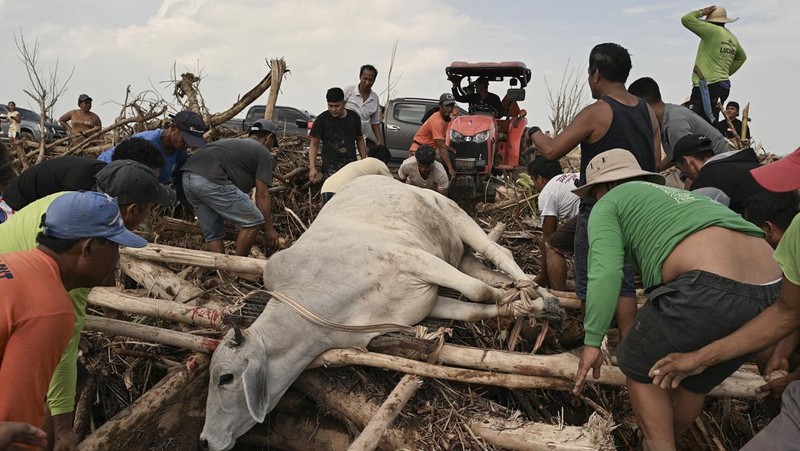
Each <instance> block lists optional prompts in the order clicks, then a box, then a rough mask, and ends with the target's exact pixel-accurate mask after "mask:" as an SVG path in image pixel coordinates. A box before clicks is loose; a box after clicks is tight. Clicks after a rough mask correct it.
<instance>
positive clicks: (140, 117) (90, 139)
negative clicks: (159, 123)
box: [47, 105, 167, 157]
mask: <svg viewBox="0 0 800 451" xmlns="http://www.w3.org/2000/svg"><path fill="white" fill-rule="evenodd" d="M166 111H167V107H166V105H165V106H163V107H161V109H160V110H157V111H153V112H150V113H148V114H145V115H142V114H138V115H136V116H131V117H127V118H124V119H119V120H117V121H116V122H114V123H113V124H111V125H109V126H108V127H104V128H102V129H99V130H96V131H94V132H92V133H91V134H90V135H88V136H86V137H85V138H84V139H83V140H82V141H80V142H77V143H75V142H73V143H72V145H71V146H70V148H69V149H68V150H67V151H66V152H64V153H62V154H61V156H62V157H63V156H65V155H71V154H73V153H75V152H77V151H78V150H81V149H83V148H84V147H85V145H86V144H88V143H91V142H93V141H94V140H95V139H97V138H98V137H99V136H100V135H103V134H105V133H108V132H109V131H111V130H114V129H117V128H119V127H122V126H123V125H126V124H130V123H131V122H147V121H149V120H152V119H155V118H156V117H158V116H161V115H162V114H164V112H166ZM92 130H94V129H92ZM68 139H76V137H75V136H70V137H66V138H61V139H59V140H57V141H54V142H52V143H50V144H48V145H47V149H51V148H53V147H55V146H57V145H59V144H61V143H63V142H64V141H66V140H68ZM103 147H105V146H103Z"/></svg>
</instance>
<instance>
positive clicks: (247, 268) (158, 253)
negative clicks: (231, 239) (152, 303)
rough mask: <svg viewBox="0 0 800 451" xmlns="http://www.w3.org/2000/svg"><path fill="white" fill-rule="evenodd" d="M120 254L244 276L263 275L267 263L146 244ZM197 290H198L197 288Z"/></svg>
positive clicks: (253, 259) (246, 258) (254, 259)
mask: <svg viewBox="0 0 800 451" xmlns="http://www.w3.org/2000/svg"><path fill="white" fill-rule="evenodd" d="M120 254H121V255H125V256H128V257H134V258H137V259H141V260H151V261H157V262H164V263H177V264H181V265H191V266H199V267H201V268H215V269H223V270H226V271H231V272H237V273H245V274H263V273H264V265H266V263H267V261H266V260H262V259H260V258H250V257H239V256H236V255H226V254H220V253H218V252H206V251H196V250H192V249H183V248H180V247H174V246H165V245H163V244H148V245H147V246H146V247H143V248H141V249H134V248H130V247H124V248H121V249H120ZM131 277H133V276H131ZM134 279H135V277H134ZM139 283H141V282H139ZM143 285H144V284H143ZM145 286H148V285H145ZM195 288H196V287H195ZM197 290H200V289H199V288H197ZM200 291H202V290H200Z"/></svg>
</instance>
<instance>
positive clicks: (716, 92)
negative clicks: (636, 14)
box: [681, 6, 747, 124]
mask: <svg viewBox="0 0 800 451" xmlns="http://www.w3.org/2000/svg"><path fill="white" fill-rule="evenodd" d="M703 16H705V17H706V19H705V20H702V19H700V18H701V17H703ZM737 20H739V19H738V18H736V19H729V18H728V12H727V11H726V10H725V8H723V7H721V6H708V7H706V8H703V9H700V10H695V11H690V12H689V13H687V14H686V15H685V16H683V17H682V18H681V23H682V24H683V26H684V27H686V28H688V29H689V31H691V32H692V33H694V34H696V35H697V36H699V37H700V45H699V46H698V47H697V56H696V57H695V60H694V70H693V71H692V86H693V87H692V97H691V106H690V108H691V109H692V110H693V111H694V112H695V113H697V114H699V115H700V116H702V117H703V118H704V119H705V120H707V121H708V122H709V123H712V124H713V123H714V122H716V121H717V119H718V118H719V107H717V102H720V103H724V102H725V99H727V98H728V95H729V94H730V92H731V82H730V79H729V77H730V76H731V75H733V74H734V73H735V72H736V71H737V70H739V68H740V67H742V64H744V61H745V60H746V59H747V55H746V54H745V53H744V49H743V48H742V46H741V45H740V44H739V40H738V39H736V36H734V35H733V33H731V31H730V30H728V29H727V28H725V24H726V23H731V22H735V21H737ZM701 78H702V79H704V80H705V83H706V84H707V85H708V94H709V100H710V101H711V105H710V106H711V116H712V117H710V118H709V117H707V116H706V112H705V109H704V107H703V99H702V97H701V93H700V89H701V83H700V80H701Z"/></svg>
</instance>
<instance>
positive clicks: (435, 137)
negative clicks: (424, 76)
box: [409, 92, 456, 177]
mask: <svg viewBox="0 0 800 451" xmlns="http://www.w3.org/2000/svg"><path fill="white" fill-rule="evenodd" d="M455 105H456V100H455V99H454V98H453V94H450V93H449V92H446V93H444V94H442V95H441V96H439V114H435V113H434V114H432V115H431V117H429V118H428V120H427V121H425V123H424V124H422V127H420V128H419V130H417V134H416V135H414V141H413V142H412V143H411V148H410V149H409V153H410V154H411V155H412V156H413V155H414V152H416V151H417V149H418V148H419V147H420V146H428V147H433V148H434V149H436V150H437V151H438V152H439V157H440V158H441V159H442V164H444V166H445V167H446V168H447V172H449V173H450V177H455V176H456V170H455V168H454V167H453V163H451V162H450V152H453V154H455V149H450V148H448V147H447V145H445V143H444V141H445V137H446V136H447V123H448V121H449V118H450V115H451V114H452V113H453V108H454V107H455Z"/></svg>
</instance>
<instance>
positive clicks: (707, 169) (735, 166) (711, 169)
mask: <svg viewBox="0 0 800 451" xmlns="http://www.w3.org/2000/svg"><path fill="white" fill-rule="evenodd" d="M758 167H761V162H759V161H758V157H757V156H756V153H755V151H754V150H753V149H744V150H741V151H739V152H733V153H731V155H730V156H728V157H724V158H719V159H716V160H712V161H708V162H706V164H705V165H704V166H703V168H702V169H700V173H699V174H698V175H697V178H696V179H695V180H694V181H693V182H692V188H691V189H692V191H694V190H698V189H700V188H716V189H718V190H720V191H722V192H723V193H725V195H727V196H728V197H729V198H730V201H729V203H728V207H729V208H730V209H731V210H733V211H735V212H736V213H739V214H742V213H744V202H745V201H746V200H747V198H748V197H750V196H752V195H753V194H758V193H763V192H765V191H766V190H765V189H764V188H762V187H761V185H759V184H758V182H756V179H754V178H753V175H752V174H750V170H751V169H755V168H758Z"/></svg>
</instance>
